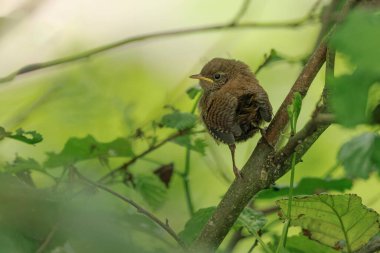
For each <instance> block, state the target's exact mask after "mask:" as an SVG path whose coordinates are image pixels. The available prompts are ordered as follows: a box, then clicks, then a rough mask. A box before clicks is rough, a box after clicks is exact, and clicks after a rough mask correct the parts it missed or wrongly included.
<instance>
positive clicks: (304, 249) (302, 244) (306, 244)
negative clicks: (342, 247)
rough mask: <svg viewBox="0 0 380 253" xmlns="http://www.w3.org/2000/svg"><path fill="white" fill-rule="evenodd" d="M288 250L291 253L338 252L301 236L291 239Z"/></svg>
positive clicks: (287, 244) (288, 240)
mask: <svg viewBox="0 0 380 253" xmlns="http://www.w3.org/2000/svg"><path fill="white" fill-rule="evenodd" d="M286 249H287V250H288V252H291V253H337V251H336V250H334V249H332V248H329V247H327V246H325V245H322V244H320V243H317V242H315V241H313V240H310V239H309V238H307V237H306V236H301V235H299V236H292V237H289V238H288V239H287V240H286Z"/></svg>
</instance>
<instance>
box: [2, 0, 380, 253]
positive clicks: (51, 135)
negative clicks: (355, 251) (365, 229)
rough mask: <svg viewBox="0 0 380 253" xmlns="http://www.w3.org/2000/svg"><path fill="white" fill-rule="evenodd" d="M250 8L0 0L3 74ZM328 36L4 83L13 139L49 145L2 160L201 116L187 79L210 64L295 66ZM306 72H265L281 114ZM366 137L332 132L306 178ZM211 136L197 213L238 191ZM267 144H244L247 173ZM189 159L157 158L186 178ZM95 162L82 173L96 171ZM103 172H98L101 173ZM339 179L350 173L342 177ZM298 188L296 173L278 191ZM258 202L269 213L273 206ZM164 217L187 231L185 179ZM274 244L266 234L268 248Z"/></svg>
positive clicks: (230, 33) (272, 10)
mask: <svg viewBox="0 0 380 253" xmlns="http://www.w3.org/2000/svg"><path fill="white" fill-rule="evenodd" d="M31 2H33V1H30V2H29V3H31ZM241 2H242V1H235V0H234V1H233V0H224V1H217V0H207V1H200V0H192V1H185V0H182V1H179V0H155V1H153V0H145V1H134V0H130V1H122V0H109V1H101V0H97V1H95V0H91V1H90V0H71V1H54V0H50V1H48V0H45V1H34V5H33V4H32V6H33V7H34V8H30V9H26V10H25V8H24V10H23V11H24V12H22V11H20V10H19V9H20V7H22V6H24V5H25V4H28V1H26V0H25V1H14V0H1V2H0V5H2V7H3V8H2V10H1V12H0V15H1V16H3V17H4V18H3V19H1V20H0V21H1V22H0V35H1V36H0V58H1V61H0V75H2V76H3V75H6V74H8V73H9V72H11V71H13V70H15V69H16V68H18V67H21V66H23V65H25V64H29V63H35V62H40V61H46V60H49V59H53V58H56V57H60V56H66V55H70V54H75V53H77V52H80V51H82V50H85V49H89V48H92V47H96V46H99V45H102V44H105V43H109V42H112V41H114V40H118V39H122V38H126V37H130V36H134V35H140V34H146V33H151V32H157V31H166V30H172V29H181V28H188V27H196V26H207V25H212V24H222V23H225V22H228V21H230V20H231V19H232V18H233V17H234V15H235V13H236V12H237V11H238V9H239V8H240V5H241ZM314 2H315V1H312V0H281V1H279V0H277V1H276V0H265V1H264V0H252V1H251V4H250V7H249V9H248V10H247V12H246V15H245V16H244V17H243V18H242V22H245V21H258V22H281V21H284V22H286V21H291V20H297V19H299V18H302V17H303V16H304V15H305V14H306V13H307V12H308V10H309V9H310V8H311V6H312V5H313V4H314ZM322 3H328V1H322ZM15 10H19V11H15ZM28 11H30V12H28ZM319 29H320V25H319V24H310V25H304V26H301V27H298V28H255V29H252V28H249V29H235V30H231V29H230V30H223V31H217V32H206V33H201V34H191V35H181V36H172V37H167V38H160V39H153V40H149V41H142V42H137V43H133V44H129V45H126V46H123V47H120V48H117V49H114V50H111V51H108V52H106V53H102V54H100V55H96V56H93V57H91V58H89V59H86V60H81V61H79V62H75V63H69V64H65V65H62V66H58V67H53V68H50V69H45V70H41V71H36V72H33V73H31V74H26V75H23V76H21V77H19V78H17V79H16V80H15V81H13V82H10V83H5V84H1V85H0V125H1V126H3V127H5V128H6V129H7V130H15V129H16V128H18V127H22V128H24V129H28V130H37V131H38V132H40V133H41V134H42V135H43V136H44V141H43V142H42V143H40V144H38V145H35V146H28V145H25V144H23V143H20V142H16V141H13V140H3V141H1V142H0V162H1V163H5V162H10V161H12V160H13V159H14V158H15V154H18V155H19V156H22V157H33V158H35V159H36V160H38V161H41V162H42V161H43V160H44V159H45V158H46V155H45V152H48V151H56V152H58V151H59V150H61V149H62V148H63V145H64V143H65V142H66V140H67V139H68V138H70V137H84V136H86V135H87V134H92V135H93V136H95V137H96V138H97V139H98V140H99V141H111V140H112V139H114V138H117V137H119V136H129V135H131V134H132V133H133V131H134V130H135V129H136V128H137V127H146V126H147V125H149V124H150V122H151V121H152V120H159V119H160V117H161V116H162V115H163V114H164V113H165V112H168V111H167V110H166V109H164V105H166V104H170V105H173V106H175V107H177V108H180V109H181V110H184V111H190V109H191V107H192V105H193V101H191V100H190V99H188V97H187V95H186V93H185V91H186V89H188V88H189V87H191V86H193V85H194V84H196V83H195V82H194V80H191V79H189V78H188V76H189V75H190V74H195V73H197V72H199V71H200V69H201V67H202V65H203V64H204V63H206V62H207V61H208V60H210V59H212V58H213V57H226V58H235V59H239V60H242V61H244V62H246V63H247V64H248V65H250V66H251V68H252V69H255V68H257V66H258V65H259V64H260V63H261V62H262V61H263V56H264V54H265V53H268V52H269V51H270V50H271V49H276V50H277V51H278V52H279V53H280V54H282V55H285V56H287V57H289V58H302V57H304V56H306V55H307V54H309V53H310V52H311V50H312V49H313V47H314V44H315V39H316V38H317V36H318V32H319ZM347 68H348V66H347V64H346V63H345V62H344V59H343V58H342V57H340V56H339V55H338V58H337V64H336V73H337V74H340V73H343V72H344V71H345V70H346V69H347ZM322 70H323V69H322ZM300 71H301V65H300V64H297V63H286V62H280V63H275V64H272V65H270V66H268V67H266V68H265V69H264V70H262V71H261V72H260V73H259V75H258V77H257V78H258V79H259V81H260V83H261V84H262V86H263V87H264V88H265V89H266V90H267V92H268V94H269V97H270V100H271V102H272V105H273V107H274V109H275V110H276V109H277V108H278V107H279V105H280V103H281V102H282V100H283V99H284V97H285V96H286V94H287V92H288V90H289V88H290V87H291V85H292V84H293V83H294V81H295V79H296V77H297V75H298V74H299V73H300ZM323 84H324V72H323V71H321V72H320V73H319V74H318V75H317V77H316V79H315V81H314V82H313V85H312V87H311V89H310V91H309V93H308V95H307V97H306V99H305V100H304V105H303V107H302V113H301V116H300V120H299V127H301V126H302V125H303V124H304V123H305V122H306V121H307V120H308V118H309V117H310V114H311V112H312V110H313V108H314V106H315V104H316V102H317V100H318V98H319V95H320V92H321V90H322V88H323ZM363 130H365V129H355V130H352V129H351V130H348V129H344V128H342V127H339V126H335V125H334V126H332V127H330V128H329V129H328V130H327V131H326V132H325V133H324V134H323V135H322V137H321V138H320V139H319V140H318V141H317V142H316V143H315V145H314V146H313V147H312V148H311V150H310V151H309V152H308V153H307V155H306V156H305V157H304V159H303V163H302V164H300V165H298V166H297V172H296V180H297V181H298V180H299V179H301V178H302V177H305V176H317V177H318V176H322V175H324V173H325V172H326V171H327V170H328V169H329V168H331V167H332V166H334V164H335V163H336V159H335V157H336V154H337V151H338V150H339V147H340V146H341V144H342V143H344V142H345V141H347V140H349V139H350V138H351V137H352V136H355V135H356V134H358V133H360V132H361V131H363ZM161 137H164V135H162V136H161ZM205 138H206V139H207V143H208V145H209V146H208V148H207V150H206V156H204V157H203V156H201V155H199V154H198V153H194V154H193V155H192V159H191V174H190V177H189V179H190V186H191V193H192V198H193V201H194V205H195V208H196V209H199V208H203V207H208V206H212V205H216V204H217V203H218V201H219V200H220V198H221V196H222V195H223V193H224V192H225V191H226V189H227V187H228V183H227V182H226V181H225V180H224V179H223V178H222V176H221V173H224V174H225V175H227V177H228V178H230V179H232V178H233V174H232V170H231V162H230V156H229V151H228V148H227V147H225V146H223V145H219V146H218V145H216V144H215V143H214V141H213V140H212V139H211V138H210V137H209V136H207V135H206V137H205ZM256 141H257V137H255V138H253V139H251V140H249V141H248V142H247V143H244V144H240V145H238V147H237V164H238V165H240V167H241V166H242V165H243V164H244V162H245V161H246V160H247V158H248V156H249V154H250V152H251V151H252V149H253V147H254V146H255V144H256ZM135 145H136V146H135V147H134V148H135V149H136V152H138V150H141V149H142V148H144V145H143V143H142V142H138V143H136V144H135ZM184 156H185V150H184V149H183V148H182V147H179V146H176V145H175V144H171V143H170V144H167V145H166V146H165V147H163V148H161V149H159V150H157V151H156V152H154V153H152V154H151V155H150V156H149V157H150V158H153V159H156V160H158V161H161V162H171V161H173V162H174V164H175V169H176V170H177V171H182V170H183V167H184ZM123 161H124V160H123V159H119V160H113V161H111V165H113V166H117V165H118V164H120V163H122V162H123ZM91 164H92V163H89V164H87V165H86V166H85V165H83V166H82V167H83V169H84V170H86V171H90V170H91V168H90V165H91ZM155 166H156V165H154V164H151V163H148V162H143V161H141V162H137V163H136V164H135V165H134V166H133V169H132V170H133V171H134V172H138V171H142V170H144V171H145V170H151V169H153V168H154V167H155ZM95 167H96V168H97V169H98V168H99V167H98V165H95ZM97 171H98V170H97ZM103 171H104V170H103ZM335 175H336V176H339V175H343V171H342V169H341V168H340V170H338V171H337V172H336V173H335ZM33 176H34V178H35V179H36V182H37V183H38V185H39V186H41V187H46V186H49V185H50V184H51V182H50V181H49V179H48V178H46V177H44V176H43V175H40V174H37V173H36V174H34V175H33ZM287 182H288V175H286V176H285V177H283V178H281V179H280V180H279V181H278V184H280V185H281V184H287ZM378 183H379V179H378V177H377V176H375V175H373V176H372V177H371V178H370V180H368V181H363V180H356V181H355V184H354V188H353V189H352V191H351V192H354V193H357V194H358V195H359V196H361V197H362V198H363V202H364V204H368V205H369V206H370V207H372V208H374V209H375V210H377V211H380V201H378V199H379V198H378V197H377V196H378V195H379V191H380V190H379V189H378V187H377V186H378ZM124 190H125V189H121V191H124ZM125 191H126V190H125ZM136 198H138V196H136ZM137 201H141V199H137ZM141 203H142V204H144V202H141ZM258 204H259V206H260V204H262V205H263V206H265V205H267V204H268V203H265V205H264V203H258ZM157 213H158V216H159V217H163V218H164V217H167V218H168V219H169V220H170V224H171V225H172V226H173V227H174V229H175V230H176V231H180V230H182V228H183V225H184V223H185V221H186V220H187V218H188V213H187V209H186V203H185V198H184V192H183V186H182V179H181V178H180V177H178V176H174V179H173V181H172V182H171V187H170V190H169V196H168V199H167V202H166V204H165V205H164V207H163V208H162V209H160V210H159V211H158V212H157ZM293 232H294V231H293ZM267 239H268V238H266V237H265V236H264V240H267ZM251 244H252V239H249V240H244V241H243V242H242V243H241V244H239V246H238V248H237V250H236V252H240V250H241V251H246V250H247V248H248V247H249V246H250V245H251Z"/></svg>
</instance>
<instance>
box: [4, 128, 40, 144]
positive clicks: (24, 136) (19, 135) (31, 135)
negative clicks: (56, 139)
mask: <svg viewBox="0 0 380 253" xmlns="http://www.w3.org/2000/svg"><path fill="white" fill-rule="evenodd" d="M7 137H8V138H11V139H15V140H18V141H21V142H24V143H27V144H37V143H39V142H41V141H42V140H43V138H42V135H41V134H39V133H37V132H36V131H24V130H22V129H21V128H19V129H17V130H16V132H14V133H9V134H7Z"/></svg>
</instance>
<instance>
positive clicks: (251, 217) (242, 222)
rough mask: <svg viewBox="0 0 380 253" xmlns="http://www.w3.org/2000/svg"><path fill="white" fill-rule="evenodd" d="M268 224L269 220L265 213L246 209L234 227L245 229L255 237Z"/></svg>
mask: <svg viewBox="0 0 380 253" xmlns="http://www.w3.org/2000/svg"><path fill="white" fill-rule="evenodd" d="M266 223H267V219H266V217H265V216H264V214H263V213H261V212H259V211H256V210H253V209H252V208H247V207H246V208H244V210H243V212H242V213H241V214H240V215H239V218H238V219H237V221H236V222H235V225H234V226H235V227H244V228H246V229H247V230H248V232H249V233H251V234H253V235H255V234H256V233H257V232H258V231H259V230H260V229H262V228H263V227H264V225H265V224H266Z"/></svg>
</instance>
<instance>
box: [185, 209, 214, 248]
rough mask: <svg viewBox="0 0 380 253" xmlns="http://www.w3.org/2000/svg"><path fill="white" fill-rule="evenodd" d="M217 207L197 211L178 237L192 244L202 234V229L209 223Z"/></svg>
mask: <svg viewBox="0 0 380 253" xmlns="http://www.w3.org/2000/svg"><path fill="white" fill-rule="evenodd" d="M215 209H216V207H215V206H212V207H207V208H202V209H199V210H198V211H196V212H195V213H194V214H193V216H192V217H191V218H190V219H189V220H188V221H187V222H186V224H185V228H184V230H183V231H181V232H180V233H179V234H178V236H179V237H180V238H181V239H182V240H183V241H184V242H185V243H186V244H190V243H191V242H193V241H194V240H195V239H196V238H197V237H198V234H199V233H200V232H201V229H202V228H203V226H204V225H206V223H207V221H208V220H209V219H210V218H211V215H212V214H213V213H214V211H215Z"/></svg>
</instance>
